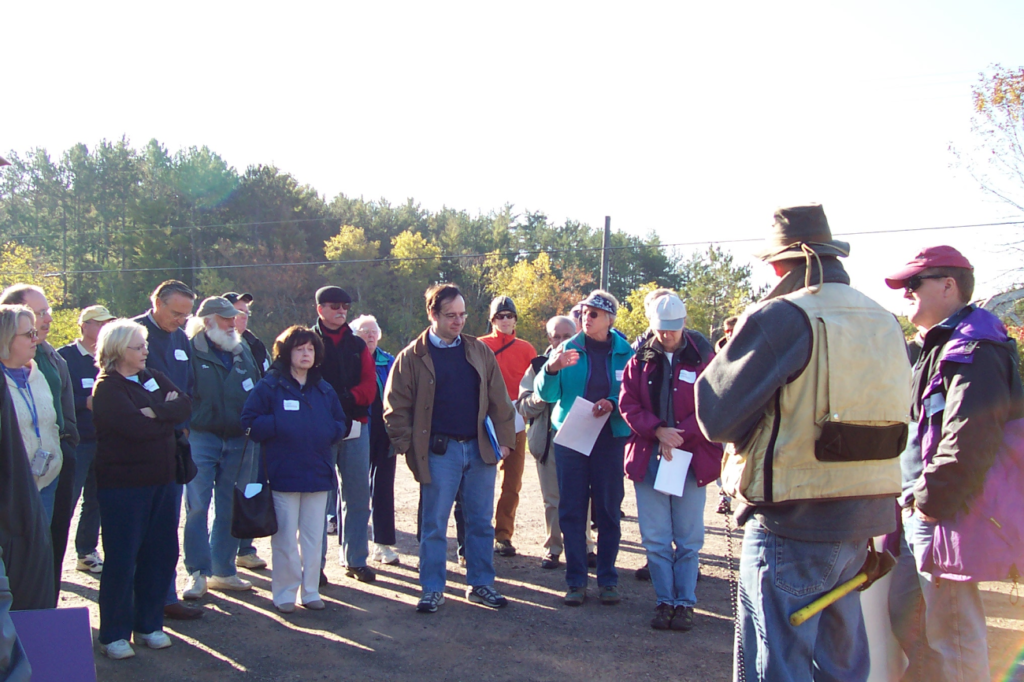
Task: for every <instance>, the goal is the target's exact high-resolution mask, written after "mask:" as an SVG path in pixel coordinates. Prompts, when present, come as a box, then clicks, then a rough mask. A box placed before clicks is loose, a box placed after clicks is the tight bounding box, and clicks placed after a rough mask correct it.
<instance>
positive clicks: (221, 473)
mask: <svg viewBox="0 0 1024 682" xmlns="http://www.w3.org/2000/svg"><path fill="white" fill-rule="evenodd" d="M188 442H189V443H190V444H191V445H192V459H193V461H195V463H196V469H198V470H199V472H198V473H197V474H196V477H195V478H193V479H192V481H191V482H190V483H189V484H188V485H186V486H185V570H186V571H188V572H189V574H192V573H195V572H196V571H198V572H199V573H201V574H202V575H204V576H209V575H219V576H225V577H228V576H232V575H235V572H236V571H235V556H236V555H237V554H238V539H237V538H234V537H231V509H232V505H233V502H234V489H235V476H238V477H239V482H240V483H242V484H245V483H248V482H249V481H248V475H249V471H248V470H243V471H242V472H241V474H240V475H239V464H240V463H241V461H242V447H243V446H244V445H245V437H244V436H238V437H236V438H228V439H226V440H225V439H223V438H219V437H218V436H215V435H214V434H212V433H209V432H207V431H194V430H193V431H192V432H190V433H189V436H188ZM211 498H212V499H213V500H214V505H215V507H214V517H213V524H212V529H211V524H210V523H209V515H210V500H211Z"/></svg>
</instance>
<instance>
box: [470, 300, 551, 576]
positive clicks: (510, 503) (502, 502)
mask: <svg viewBox="0 0 1024 682" xmlns="http://www.w3.org/2000/svg"><path fill="white" fill-rule="evenodd" d="M518 318H519V316H518V314H517V313H516V304H515V303H513V301H512V299H511V298H509V297H508V296H498V297H496V298H495V299H494V300H493V301H491V314H490V319H491V326H492V327H493V331H492V332H491V333H490V334H488V335H487V336H481V337H480V340H481V341H483V342H484V343H485V344H487V347H488V348H490V349H491V350H492V351H494V356H495V358H497V360H498V369H500V370H501V376H502V378H504V379H505V388H506V389H507V390H508V397H509V399H510V400H511V401H512V402H513V403H514V402H515V401H516V399H517V398H519V382H521V381H522V380H523V375H524V374H526V370H527V369H529V368H530V361H531V360H533V359H534V358H535V357H537V351H536V350H534V348H533V345H532V344H531V343H530V342H529V341H523V340H522V339H517V338H516V321H517V320H518ZM525 463H526V428H525V425H524V426H523V427H522V430H520V429H519V425H518V423H517V433H516V449H515V451H513V452H512V454H510V455H509V456H508V457H506V458H505V459H503V460H502V461H501V462H500V463H499V467H498V468H499V469H500V471H501V496H500V497H499V498H498V506H497V509H495V511H494V552H495V554H499V555H501V556H505V557H510V556H515V554H516V548H515V547H513V546H512V533H513V531H514V530H515V523H516V508H517V507H518V506H519V490H520V488H522V487H523V466H524V464H525Z"/></svg>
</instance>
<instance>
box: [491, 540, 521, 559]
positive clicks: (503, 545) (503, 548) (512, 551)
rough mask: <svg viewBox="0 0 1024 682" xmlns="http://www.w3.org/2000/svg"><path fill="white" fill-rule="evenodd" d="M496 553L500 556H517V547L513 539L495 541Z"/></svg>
mask: <svg viewBox="0 0 1024 682" xmlns="http://www.w3.org/2000/svg"><path fill="white" fill-rule="evenodd" d="M494 553H495V554H497V555H498V556H505V557H509V556H515V555H516V548H515V547H513V546H512V541H511V540H495V541H494Z"/></svg>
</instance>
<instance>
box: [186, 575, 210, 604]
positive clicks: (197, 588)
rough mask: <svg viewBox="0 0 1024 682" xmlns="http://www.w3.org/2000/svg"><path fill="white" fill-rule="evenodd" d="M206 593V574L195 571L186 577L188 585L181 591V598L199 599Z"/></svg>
mask: <svg viewBox="0 0 1024 682" xmlns="http://www.w3.org/2000/svg"><path fill="white" fill-rule="evenodd" d="M204 594H206V576H205V575H203V574H201V573H200V572H199V571H196V572H195V573H193V574H192V575H190V576H189V577H188V587H187V588H186V589H185V591H184V592H182V593H181V598H182V599H199V598H200V597H202V596H203V595H204Z"/></svg>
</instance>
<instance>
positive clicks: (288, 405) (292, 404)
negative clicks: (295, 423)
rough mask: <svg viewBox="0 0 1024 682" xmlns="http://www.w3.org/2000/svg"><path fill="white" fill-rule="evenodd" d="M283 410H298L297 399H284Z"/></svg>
mask: <svg viewBox="0 0 1024 682" xmlns="http://www.w3.org/2000/svg"><path fill="white" fill-rule="evenodd" d="M284 411H285V412H298V411H299V401H298V400H285V401H284Z"/></svg>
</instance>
